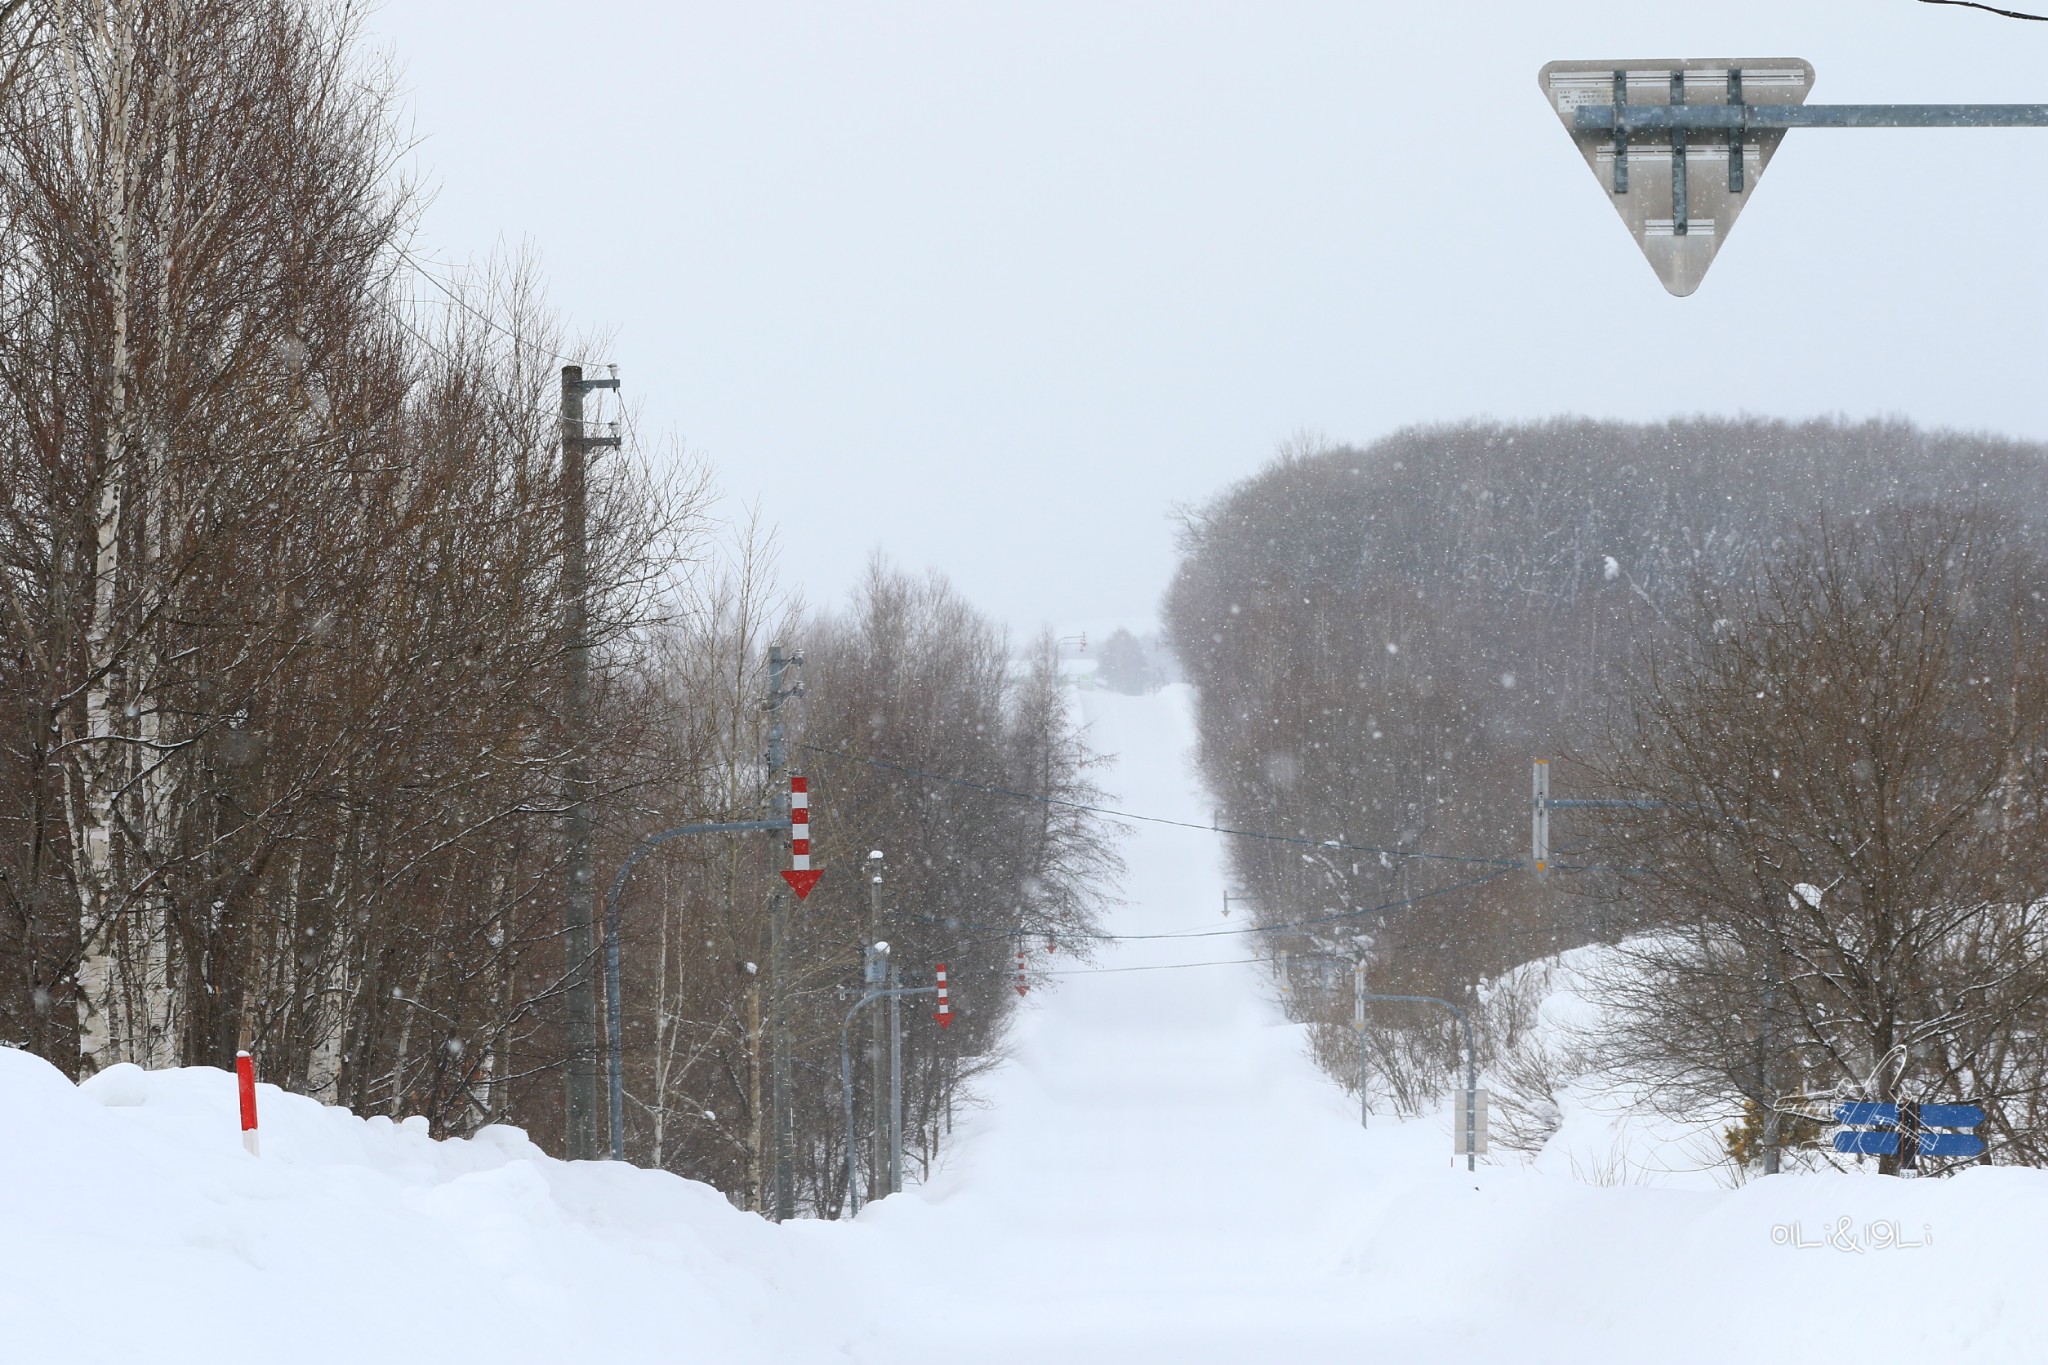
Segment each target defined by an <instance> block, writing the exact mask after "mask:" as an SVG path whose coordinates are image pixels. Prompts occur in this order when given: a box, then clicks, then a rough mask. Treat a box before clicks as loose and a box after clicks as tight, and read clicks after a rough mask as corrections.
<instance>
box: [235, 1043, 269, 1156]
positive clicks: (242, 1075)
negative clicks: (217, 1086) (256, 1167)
mask: <svg viewBox="0 0 2048 1365" xmlns="http://www.w3.org/2000/svg"><path fill="white" fill-rule="evenodd" d="M235 1088H236V1089H238V1090H240V1091H241V1093H242V1146H243V1147H245V1148H247V1149H248V1152H249V1155H250V1156H261V1155H263V1153H262V1151H261V1149H260V1147H259V1144H258V1143H257V1140H256V1059H255V1058H254V1057H251V1056H250V1055H249V1054H248V1053H246V1052H237V1053H236V1054H235Z"/></svg>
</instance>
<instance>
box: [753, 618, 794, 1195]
mask: <svg viewBox="0 0 2048 1365" xmlns="http://www.w3.org/2000/svg"><path fill="white" fill-rule="evenodd" d="M803 661H804V656H803V654H802V653H801V652H798V653H796V654H792V655H785V654H784V653H783V652H782V645H781V644H780V642H777V643H775V644H771V645H769V646H768V695H767V697H766V698H764V699H763V700H762V702H761V709H762V710H764V711H766V712H768V714H769V717H770V721H769V725H768V780H769V781H770V782H771V783H773V782H774V781H775V780H776V778H777V777H778V776H779V775H780V774H781V772H782V770H783V768H784V767H785V766H787V764H788V761H789V760H788V754H787V753H786V752H785V750H784V747H783V730H782V703H783V702H785V701H787V700H789V699H790V698H791V697H800V696H802V695H803V691H804V689H803V684H802V683H798V684H797V685H796V686H795V687H793V688H785V687H784V686H783V685H782V682H783V675H784V674H785V673H786V672H787V671H788V669H789V668H790V667H791V666H793V665H801V664H802V663H803ZM781 799H785V800H786V799H787V798H786V797H785V798H781ZM788 915H789V893H788V892H786V891H784V890H782V889H781V888H780V887H777V888H776V889H775V890H774V891H771V892H770V893H769V895H768V1129H769V1137H768V1141H769V1146H770V1147H771V1148H772V1149H773V1157H772V1180H773V1188H772V1194H771V1197H770V1200H769V1207H768V1216H769V1217H770V1218H771V1219H773V1220H774V1221H776V1222H778V1223H780V1222H782V1221H784V1220H785V1219H788V1218H790V1217H792V1216H794V1215H795V1212H796V1166H795V1142H794V1138H795V1126H796V1113H795V1107H794V1106H793V1105H792V1104H791V1103H790V1090H791V1085H790V1069H791V1065H792V1063H791V1058H790V1049H789V1003H790V995H791V991H790V989H789V961H788V958H789V949H788V939H789V928H788Z"/></svg>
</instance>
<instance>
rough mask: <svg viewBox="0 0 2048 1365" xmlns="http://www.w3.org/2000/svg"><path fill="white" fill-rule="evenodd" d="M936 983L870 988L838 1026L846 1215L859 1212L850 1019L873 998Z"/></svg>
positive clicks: (931, 989)
mask: <svg viewBox="0 0 2048 1365" xmlns="http://www.w3.org/2000/svg"><path fill="white" fill-rule="evenodd" d="M938 993H939V988H938V987H937V986H895V987H889V988H885V989H882V990H870V991H868V992H866V993H865V994H863V995H862V996H861V998H860V999H858V1000H856V1001H854V1002H853V1008H852V1009H850V1010H848V1011H847V1012H846V1020H845V1022H844V1023H842V1024H840V1026H839V1087H840V1093H841V1096H842V1099H843V1103H844V1109H845V1117H846V1202H847V1208H848V1214H847V1216H848V1217H852V1216H854V1215H856V1214H858V1213H859V1212H860V1157H859V1147H858V1144H857V1143H855V1141H854V1136H853V1020H854V1016H856V1015H858V1014H859V1013H860V1012H861V1010H862V1009H863V1008H864V1007H865V1006H868V1005H872V1004H873V1003H874V1002H875V1001H877V1000H883V999H888V998H890V997H894V996H905V995H937V994H938Z"/></svg>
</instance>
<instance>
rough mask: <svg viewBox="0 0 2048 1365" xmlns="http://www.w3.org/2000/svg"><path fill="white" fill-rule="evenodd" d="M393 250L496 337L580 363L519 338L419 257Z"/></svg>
mask: <svg viewBox="0 0 2048 1365" xmlns="http://www.w3.org/2000/svg"><path fill="white" fill-rule="evenodd" d="M395 250H396V251H397V252H398V255H399V258H400V259H402V260H403V261H405V263H406V264H407V265H410V266H411V267H412V268H413V269H414V270H415V271H417V272H419V274H420V277H421V278H422V279H424V280H426V281H427V283H429V284H431V285H433V286H434V288H436V289H438V290H440V291H441V292H442V293H443V294H445V295H447V296H448V301H449V302H450V303H453V304H454V305H455V306H456V307H457V308H460V309H461V310H462V311H463V312H465V313H467V314H469V315H470V316H471V317H473V318H475V319H476V320H477V321H478V322H481V323H482V324H483V325H484V326H486V327H488V328H490V329H491V330H492V331H494V332H496V333H498V335H500V336H502V337H504V338H505V339H506V340H507V341H510V342H512V343H514V344H515V345H520V346H531V347H533V349H535V350H536V351H539V352H541V354H543V355H548V356H552V357H554V358H555V359H556V360H559V361H561V362H562V363H563V364H564V365H575V364H579V363H580V362H579V361H578V360H577V358H576V357H575V356H568V355H563V354H562V353H561V352H560V351H556V350H552V349H550V348H548V347H546V346H542V345H540V344H539V343H538V342H536V341H534V339H533V338H532V337H523V336H520V335H519V334H518V333H517V332H514V331H513V330H512V329H511V328H509V327H507V326H506V325H505V324H504V323H502V322H500V321H498V320H497V319H496V318H494V317H492V316H491V315H490V314H488V313H486V312H484V311H482V310H481V309H479V308H478V307H477V306H476V305H474V304H472V303H471V302H470V301H469V300H468V299H465V298H464V297H462V295H461V294H460V293H459V292H457V291H456V290H455V289H454V288H452V287H451V286H450V285H448V284H447V283H445V282H444V281H443V280H442V279H441V277H440V276H438V275H436V274H434V272H433V271H431V270H429V269H427V267H426V266H425V265H423V264H422V263H421V262H420V258H419V257H417V256H415V255H413V254H412V253H411V252H410V251H407V250H406V249H405V248H404V247H402V246H401V247H397V248H395Z"/></svg>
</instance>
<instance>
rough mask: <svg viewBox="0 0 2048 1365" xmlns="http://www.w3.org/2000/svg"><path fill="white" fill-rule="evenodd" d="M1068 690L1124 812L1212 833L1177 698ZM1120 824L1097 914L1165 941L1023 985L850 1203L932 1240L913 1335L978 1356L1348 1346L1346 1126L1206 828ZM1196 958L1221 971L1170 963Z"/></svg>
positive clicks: (1353, 1310)
mask: <svg viewBox="0 0 2048 1365" xmlns="http://www.w3.org/2000/svg"><path fill="white" fill-rule="evenodd" d="M1083 696H1084V702H1085V705H1086V708H1087V716H1088V720H1089V721H1090V727H1091V728H1090V736H1089V737H1090V740H1091V742H1092V743H1093V744H1094V745H1095V746H1096V747H1097V748H1099V749H1102V750H1106V751H1108V752H1110V753H1112V754H1115V755H1116V756H1117V762H1116V765H1115V767H1114V769H1113V770H1112V771H1111V772H1110V773H1109V774H1108V776H1107V777H1106V778H1105V781H1106V783H1107V785H1108V786H1109V787H1110V788H1111V789H1112V790H1113V791H1115V792H1116V794H1117V798H1118V801H1119V803H1120V804H1121V805H1122V806H1123V807H1125V808H1127V809H1130V810H1135V811H1142V812H1145V813H1148V814H1152V815H1158V816H1163V817H1166V818H1169V819H1184V820H1190V821H1198V822H1202V823H1207V822H1208V820H1209V818H1210V814H1211V811H1210V807H1209V805H1208V803H1207V798H1206V796H1205V795H1204V794H1203V793H1202V791H1201V790H1200V788H1199V786H1198V784H1197V783H1196V781H1195V779H1194V777H1193V775H1192V772H1191V771H1190V768H1189V763H1188V755H1189V753H1190V751H1191V749H1192V745H1193V738H1194V736H1193V731H1192V728H1191V724H1190V719H1189V712H1188V708H1187V705H1186V698H1185V696H1184V694H1183V693H1182V691H1181V690H1180V689H1175V690H1173V691H1172V692H1169V693H1168V694H1167V695H1165V696H1163V697H1151V698H1125V697H1117V696H1113V695H1108V694H1103V693H1086V694H1083ZM1130 831H1131V838H1130V842H1129V843H1128V844H1127V845H1126V848H1125V854H1126V857H1127V859H1128V861H1129V864H1130V875H1129V878H1128V881H1127V883H1126V886H1125V899H1126V901H1127V903H1126V904H1124V905H1122V906H1119V907H1117V908H1116V909H1114V910H1113V911H1112V912H1111V913H1110V914H1109V915H1108V917H1107V926H1106V927H1108V928H1109V929H1111V930H1112V931H1113V932H1115V933H1117V934H1125V935H1146V934H1160V935H1172V937H1165V938H1158V939H1140V940H1138V941H1128V942H1120V943H1115V944H1110V945H1105V946H1103V947H1101V948H1099V949H1098V950H1097V951H1096V952H1095V953H1094V961H1093V962H1091V963H1088V964H1085V965H1084V964H1081V963H1078V962H1072V963H1069V974H1065V975H1062V976H1060V977H1059V978H1058V979H1057V988H1056V989H1055V990H1053V991H1049V992H1039V993H1034V994H1033V996H1032V997H1031V1001H1030V1004H1029V1005H1028V1007H1027V1009H1026V1011H1025V1015H1024V1018H1023V1019H1022V1021H1021V1022H1020V1025H1019V1027H1018V1029H1017V1031H1016V1033H1015V1035H1014V1040H1013V1043H1014V1046H1013V1058H1012V1061H1011V1062H1010V1064H1009V1065H1008V1066H1007V1067H1005V1068H1004V1069H1003V1070H1002V1071H1001V1072H999V1073H998V1074H997V1075H996V1076H995V1077H994V1078H993V1079H992V1080H991V1082H990V1083H989V1085H988V1086H987V1087H986V1093H987V1098H988V1100H989V1107H988V1108H987V1109H986V1110H985V1111H983V1112H982V1113H981V1114H979V1115H977V1116H976V1119H975V1121H974V1122H973V1123H971V1124H969V1125H967V1127H966V1130H965V1131H964V1132H963V1134H962V1135H961V1138H960V1140H958V1141H956V1144H955V1148H954V1155H953V1156H952V1158H951V1159H950V1160H949V1161H948V1163H947V1164H946V1167H945V1169H944V1170H943V1171H942V1172H941V1173H940V1174H939V1175H937V1176H936V1177H935V1179H934V1180H933V1182H932V1183H931V1185H929V1186H928V1187H926V1188H925V1189H923V1190H920V1191H917V1192H915V1193H914V1194H912V1195H910V1196H908V1197H907V1198H906V1199H905V1200H900V1201H889V1202H888V1203H887V1204H884V1205H883V1206H881V1207H878V1208H876V1209H874V1210H873V1211H872V1212H871V1213H870V1214H868V1215H867V1218H872V1219H873V1220H874V1221H875V1222H877V1223H878V1224H881V1225H883V1226H887V1227H891V1228H896V1227H901V1228H903V1229H904V1230H905V1231H906V1232H910V1231H912V1230H915V1231H916V1233H917V1234H919V1235H922V1236H925V1237H929V1238H930V1239H931V1240H930V1245H931V1247H932V1249H933V1253H934V1254H933V1255H932V1257H931V1258H930V1260H929V1262H928V1263H927V1265H926V1269H925V1271H924V1274H923V1279H922V1282H921V1283H920V1284H919V1285H918V1286H917V1290H916V1293H915V1297H916V1298H917V1299H919V1300H921V1301H922V1306H921V1308H920V1309H919V1310H918V1317H919V1319H920V1320H921V1325H920V1326H919V1328H918V1330H919V1331H925V1330H931V1329H932V1328H933V1327H936V1329H937V1330H938V1331H940V1333H941V1334H942V1336H943V1337H944V1338H945V1339H950V1340H956V1341H964V1340H973V1341H974V1342H975V1355H976V1357H977V1358H979V1359H984V1360H991V1361H1011V1360H1015V1361H1084V1360H1085V1361H1093V1360H1103V1361H1111V1360H1116V1361H1131V1360H1152V1359H1157V1360H1168V1359H1171V1360H1179V1361H1209V1360H1216V1361H1251V1360H1261V1359H1283V1358H1287V1357H1288V1355H1289V1354H1290V1353H1291V1352H1292V1351H1294V1350H1296V1349H1302V1350H1306V1349H1310V1348H1312V1347H1314V1346H1317V1345H1319V1344H1323V1343H1335V1342H1342V1341H1350V1342H1357V1341H1360V1340H1364V1339H1366V1334H1367V1331H1368V1329H1369V1327H1370V1322H1369V1319H1368V1317H1367V1315H1366V1314H1365V1312H1364V1310H1363V1308H1362V1306H1361V1305H1360V1304H1359V1303H1358V1302H1357V1299H1356V1296H1355V1294H1351V1293H1348V1292H1345V1291H1344V1289H1343V1286H1342V1283H1341V1277H1340V1268H1341V1260H1342V1252H1343V1248H1344V1246H1345V1244H1346V1243H1347V1242H1348V1241H1349V1240H1350V1239H1352V1238H1353V1237H1354V1236H1355V1233H1356V1231H1357V1229H1356V1225H1355V1222H1354V1221H1353V1219H1354V1216H1355V1212H1356V1200H1355V1199H1352V1198H1346V1197H1344V1194H1343V1190H1344V1187H1345V1186H1346V1185H1347V1184H1348V1183H1349V1182H1347V1181H1345V1180H1344V1179H1343V1178H1342V1175H1343V1172H1345V1171H1346V1170H1356V1169H1357V1168H1358V1167H1359V1165H1360V1163H1361V1162H1362V1160H1363V1157H1364V1147H1363V1143H1362V1142H1361V1141H1360V1134H1359V1132H1358V1128H1357V1119H1356V1117H1355V1116H1354V1115H1353V1114H1352V1113H1351V1111H1350V1109H1349V1107H1348V1105H1347V1104H1346V1102H1345V1100H1344V1098H1343V1096H1342V1094H1341V1093H1340V1092H1338V1091H1337V1090H1336V1089H1335V1088H1334V1087H1332V1086H1330V1085H1329V1084H1328V1083H1327V1082H1326V1081H1325V1080H1323V1079H1322V1077H1321V1076H1320V1075H1318V1074H1317V1073H1316V1071H1315V1069H1314V1068H1313V1066H1312V1065H1311V1064H1310V1062H1309V1061H1308V1060H1307V1059H1306V1057H1305V1056H1304V1055H1303V1053H1302V1049H1301V1045H1300V1039H1299V1035H1298V1033H1297V1032H1296V1031H1295V1030H1294V1029H1292V1028H1289V1027H1285V1026H1284V1025H1283V1024H1282V1021H1281V1019H1280V1016H1279V1014H1278V1011H1277V1010H1276V1009H1275V1007H1274V1006H1273V1005H1272V1004H1271V1003H1270V1002H1269V1001H1268V999H1267V998H1266V996H1267V986H1266V984H1265V983H1266V981H1267V980H1268V978H1267V977H1266V976H1265V975H1264V973H1263V972H1262V971H1261V970H1260V969H1259V968H1257V967H1254V966H1250V965H1245V964H1244V963H1243V961H1242V959H1245V958H1247V957H1250V956H1251V948H1250V945H1249V942H1248V940H1247V938H1246V937H1245V936H1243V935H1241V934H1237V933H1234V932H1230V931H1231V930H1233V929H1235V928H1242V927H1243V926H1244V925H1245V923H1246V920H1245V914H1244V911H1243V910H1242V908H1240V909H1239V910H1238V913H1237V914H1236V916H1235V918H1234V919H1225V918H1224V917H1223V915H1222V905H1223V899H1222V893H1223V881H1222V869H1221V850H1220V849H1219V847H1218V844H1217V836H1215V835H1213V834H1208V833H1204V832H1201V831H1197V830H1187V829H1177V828H1173V827H1171V826H1164V825H1155V824H1137V825H1132V826H1130ZM1198 935H1199V936H1198ZM1058 957H1059V954H1057V953H1056V954H1054V958H1055V959H1057V958H1058ZM1205 962H1212V963H1220V964H1222V965H1216V966H1207V967H1195V968H1191V969H1185V970H1183V969H1180V968H1181V965H1182V964H1188V963H1205ZM1161 967H1165V968H1168V969H1167V970H1154V969H1155V968H1161ZM1435 1164H1436V1165H1437V1166H1438V1167H1439V1168H1441V1167H1444V1166H1445V1164H1446V1163H1445V1162H1444V1160H1442V1159H1439V1160H1437V1161H1436V1163H1435ZM1333 1177H1334V1178H1333ZM912 1203H915V1204H916V1205H918V1206H919V1207H916V1208H915V1209H913V1208H910V1207H899V1205H904V1206H907V1205H910V1204H912ZM863 1221H866V1219H865V1218H864V1219H863ZM942 1248H943V1250H942ZM906 1344H907V1339H906Z"/></svg>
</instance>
